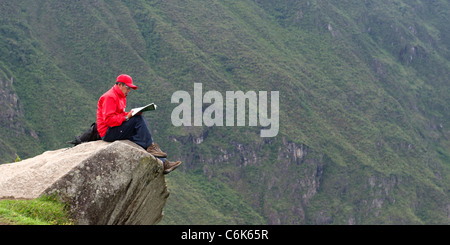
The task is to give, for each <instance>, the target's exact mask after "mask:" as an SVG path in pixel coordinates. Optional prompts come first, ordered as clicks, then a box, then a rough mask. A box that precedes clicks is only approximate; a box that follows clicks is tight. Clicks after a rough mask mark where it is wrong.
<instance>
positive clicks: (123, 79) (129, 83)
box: [116, 74, 137, 90]
mask: <svg viewBox="0 0 450 245" xmlns="http://www.w3.org/2000/svg"><path fill="white" fill-rule="evenodd" d="M116 82H118V83H125V85H127V86H128V87H130V88H132V89H134V90H136V89H137V86H136V85H134V84H133V79H132V78H131V77H130V76H128V75H127V74H122V75H119V76H118V77H117V80H116Z"/></svg>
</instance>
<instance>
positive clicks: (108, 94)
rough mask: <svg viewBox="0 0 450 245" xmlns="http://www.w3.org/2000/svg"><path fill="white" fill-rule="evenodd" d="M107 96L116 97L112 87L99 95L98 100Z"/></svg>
mask: <svg viewBox="0 0 450 245" xmlns="http://www.w3.org/2000/svg"><path fill="white" fill-rule="evenodd" d="M108 97H113V98H115V97H116V95H115V94H114V91H113V89H112V88H111V89H110V90H108V91H106V92H105V93H104V94H103V95H102V96H100V100H101V99H105V98H108Z"/></svg>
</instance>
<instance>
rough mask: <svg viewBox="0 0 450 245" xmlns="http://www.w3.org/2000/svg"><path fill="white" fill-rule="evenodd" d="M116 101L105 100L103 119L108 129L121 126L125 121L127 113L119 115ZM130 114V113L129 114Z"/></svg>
mask: <svg viewBox="0 0 450 245" xmlns="http://www.w3.org/2000/svg"><path fill="white" fill-rule="evenodd" d="M116 108H117V105H116V100H115V99H114V98H112V97H106V98H105V99H104V100H103V110H102V115H103V119H104V121H105V123H106V125H108V127H115V126H120V125H122V123H123V122H124V121H125V116H127V114H126V113H125V112H121V113H118V112H117V111H116ZM128 114H130V113H128Z"/></svg>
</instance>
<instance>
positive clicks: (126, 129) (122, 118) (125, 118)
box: [97, 74, 181, 174]
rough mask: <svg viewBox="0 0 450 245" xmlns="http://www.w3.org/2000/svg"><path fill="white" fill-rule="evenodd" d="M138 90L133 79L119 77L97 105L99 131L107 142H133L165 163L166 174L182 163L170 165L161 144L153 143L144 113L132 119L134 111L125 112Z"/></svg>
mask: <svg viewBox="0 0 450 245" xmlns="http://www.w3.org/2000/svg"><path fill="white" fill-rule="evenodd" d="M131 89H133V90H136V89H137V86H136V85H134V84H133V79H132V78H131V77H130V76H128V75H126V74H122V75H120V76H118V77H117V79H116V84H115V85H114V86H113V87H112V88H111V89H110V90H109V91H107V92H106V93H104V94H103V95H102V96H101V97H100V99H99V101H98V105H97V130H98V133H99V134H100V137H102V139H103V140H104V141H108V142H112V141H115V140H131V141H133V142H134V143H136V144H138V145H140V146H141V147H142V148H144V149H146V150H147V152H149V153H150V154H152V155H154V156H155V157H158V158H161V160H162V161H163V163H164V174H168V173H170V172H171V171H173V170H174V169H175V168H177V167H178V166H179V165H180V164H181V162H180V161H177V162H170V161H169V160H167V159H166V157H167V154H166V153H164V152H162V151H161V149H160V148H159V146H158V144H156V143H154V142H153V138H152V135H151V133H150V129H149V128H148V125H147V122H146V121H145V119H144V117H142V116H141V114H142V113H137V114H136V115H135V116H133V114H132V113H133V111H130V112H126V111H125V107H126V106H127V99H126V97H127V96H128V93H129V92H130V90H131Z"/></svg>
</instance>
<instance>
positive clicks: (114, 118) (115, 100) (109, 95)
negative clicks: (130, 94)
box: [97, 85, 128, 137]
mask: <svg viewBox="0 0 450 245" xmlns="http://www.w3.org/2000/svg"><path fill="white" fill-rule="evenodd" d="M126 106H127V98H126V97H125V95H124V94H123V92H122V91H121V90H120V88H119V86H117V85H114V87H112V88H111V89H110V90H108V92H106V93H104V94H103V95H102V96H101V97H100V99H99V100H98V105H97V130H98V133H99V134H100V136H101V137H103V136H105V134H106V131H107V130H108V128H109V127H115V126H120V125H122V123H123V121H125V116H126V115H127V114H128V113H127V112H125V107H126Z"/></svg>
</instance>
